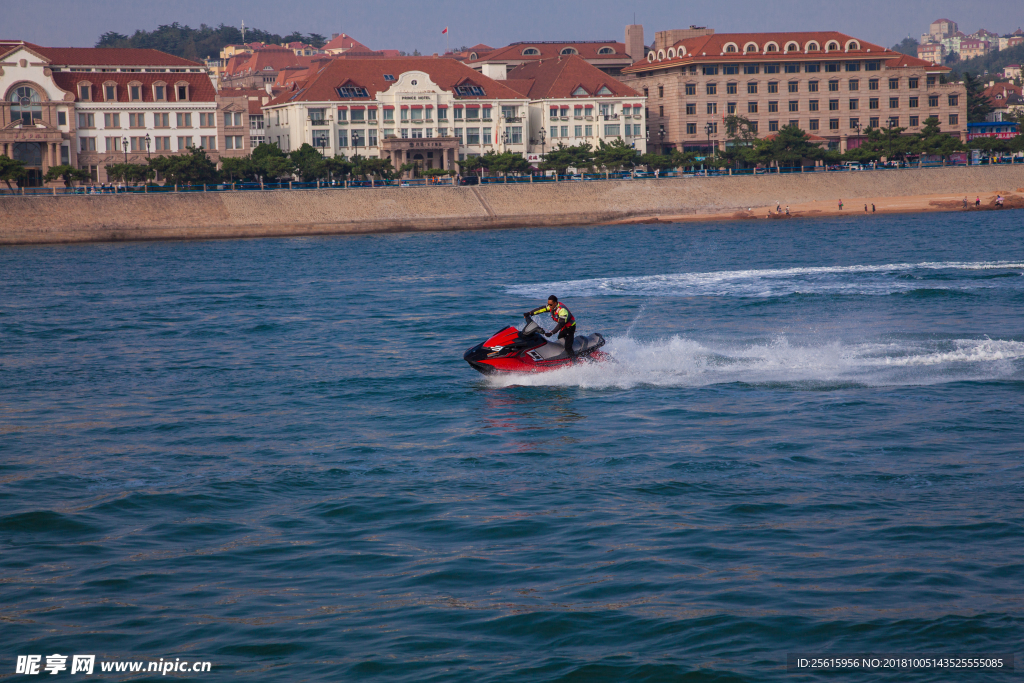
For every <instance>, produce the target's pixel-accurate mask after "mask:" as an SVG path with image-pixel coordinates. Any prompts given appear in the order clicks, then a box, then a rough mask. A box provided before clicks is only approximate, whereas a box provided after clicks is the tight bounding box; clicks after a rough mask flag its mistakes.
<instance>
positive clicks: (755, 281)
mask: <svg viewBox="0 0 1024 683" xmlns="http://www.w3.org/2000/svg"><path fill="white" fill-rule="evenodd" d="M979 271H983V273H981V272H979ZM992 271H1001V272H992ZM999 275H1007V276H1021V275H1024V263H1020V262H1012V261H983V262H973V263H971V262H958V261H945V262H924V263H889V264H884V265H856V266H814V267H805V268H777V269H765V270H722V271H715V272H707V273H674V274H666V275H647V276H637V277H606V278H592V279H588V280H566V281H562V282H544V283H536V284H521V285H510V286H508V287H507V288H506V291H507V292H508V293H509V294H516V295H521V296H527V297H538V296H547V294H548V293H549V292H550V291H552V290H555V291H558V293H559V296H737V297H777V296H786V295H790V294H840V295H843V294H848V295H886V294H897V293H903V292H911V291H915V290H954V291H966V290H973V289H991V288H996V287H1000V288H1005V287H1007V286H1014V287H1021V288H1024V280H1020V281H1017V280H1016V279H1015V278H1011V279H1010V280H1009V281H1008V282H1007V280H1006V279H1005V278H1000V277H998V276H999Z"/></svg>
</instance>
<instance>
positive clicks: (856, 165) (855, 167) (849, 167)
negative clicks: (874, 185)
mask: <svg viewBox="0 0 1024 683" xmlns="http://www.w3.org/2000/svg"><path fill="white" fill-rule="evenodd" d="M843 170H846V171H863V170H864V166H862V165H861V163H860V162H859V161H847V162H846V163H845V164H843Z"/></svg>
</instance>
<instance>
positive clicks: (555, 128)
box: [456, 126, 558, 138]
mask: <svg viewBox="0 0 1024 683" xmlns="http://www.w3.org/2000/svg"><path fill="white" fill-rule="evenodd" d="M456 130H457V129H456ZM548 137H551V138H557V137H558V126H551V135H549V136H548Z"/></svg>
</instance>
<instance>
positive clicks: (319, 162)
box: [290, 142, 327, 183]
mask: <svg viewBox="0 0 1024 683" xmlns="http://www.w3.org/2000/svg"><path fill="white" fill-rule="evenodd" d="M290 156H291V160H292V164H294V166H295V172H296V173H297V174H298V175H299V179H300V180H302V182H304V183H309V182H313V181H316V180H322V179H323V178H326V177H327V164H325V163H324V156H323V155H322V154H321V153H320V150H318V149H317V148H316V147H313V146H312V145H310V144H309V143H308V142H304V143H302V146H301V147H299V148H298V149H296V150H293V151H292V153H291V155H290Z"/></svg>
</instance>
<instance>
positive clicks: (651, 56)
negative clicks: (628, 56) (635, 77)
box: [647, 52, 654, 64]
mask: <svg viewBox="0 0 1024 683" xmlns="http://www.w3.org/2000/svg"><path fill="white" fill-rule="evenodd" d="M647 63H648V64H653V63H654V53H653V52H648V53H647Z"/></svg>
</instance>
